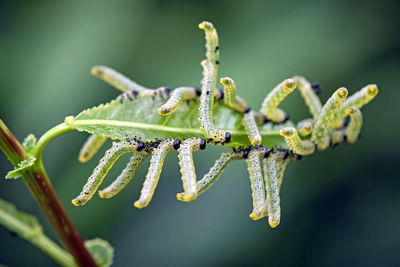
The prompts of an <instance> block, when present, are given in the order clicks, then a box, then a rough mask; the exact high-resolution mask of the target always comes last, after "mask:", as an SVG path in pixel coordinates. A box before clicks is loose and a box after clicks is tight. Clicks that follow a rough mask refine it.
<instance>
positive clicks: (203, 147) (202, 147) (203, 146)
mask: <svg viewBox="0 0 400 267" xmlns="http://www.w3.org/2000/svg"><path fill="white" fill-rule="evenodd" d="M206 145H207V144H206V141H205V140H203V139H201V141H200V149H201V150H204V149H205V148H206Z"/></svg>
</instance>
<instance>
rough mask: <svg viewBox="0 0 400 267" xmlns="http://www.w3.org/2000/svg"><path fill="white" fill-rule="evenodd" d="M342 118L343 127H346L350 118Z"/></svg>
mask: <svg viewBox="0 0 400 267" xmlns="http://www.w3.org/2000/svg"><path fill="white" fill-rule="evenodd" d="M342 120H344V122H343V128H346V127H347V126H349V122H350V118H349V117H346V118H345V119H342Z"/></svg>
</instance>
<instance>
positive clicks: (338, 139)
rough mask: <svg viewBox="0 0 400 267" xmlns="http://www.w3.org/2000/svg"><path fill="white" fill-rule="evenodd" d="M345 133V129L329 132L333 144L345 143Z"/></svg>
mask: <svg viewBox="0 0 400 267" xmlns="http://www.w3.org/2000/svg"><path fill="white" fill-rule="evenodd" d="M344 136H345V134H344V131H343V129H340V130H331V131H330V132H329V138H330V141H331V143H332V145H333V146H335V145H337V144H340V143H343V142H344V141H345V137H344Z"/></svg>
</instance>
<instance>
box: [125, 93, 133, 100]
mask: <svg viewBox="0 0 400 267" xmlns="http://www.w3.org/2000/svg"><path fill="white" fill-rule="evenodd" d="M126 97H127V98H128V99H129V100H130V101H132V100H133V98H132V96H131V94H130V92H126Z"/></svg>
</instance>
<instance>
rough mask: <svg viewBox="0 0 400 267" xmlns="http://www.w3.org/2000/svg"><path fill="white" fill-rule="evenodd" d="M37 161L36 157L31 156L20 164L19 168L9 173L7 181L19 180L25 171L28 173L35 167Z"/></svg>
mask: <svg viewBox="0 0 400 267" xmlns="http://www.w3.org/2000/svg"><path fill="white" fill-rule="evenodd" d="M35 161H36V158H35V157H34V156H32V155H30V156H29V157H28V158H27V159H25V160H23V161H21V162H20V163H18V165H17V167H16V168H15V169H14V170H12V171H10V172H8V173H7V175H6V179H11V178H14V179H17V178H19V177H20V176H21V175H22V174H23V173H24V172H25V171H27V170H28V169H29V168H31V167H32V166H33V164H34V163H35Z"/></svg>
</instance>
